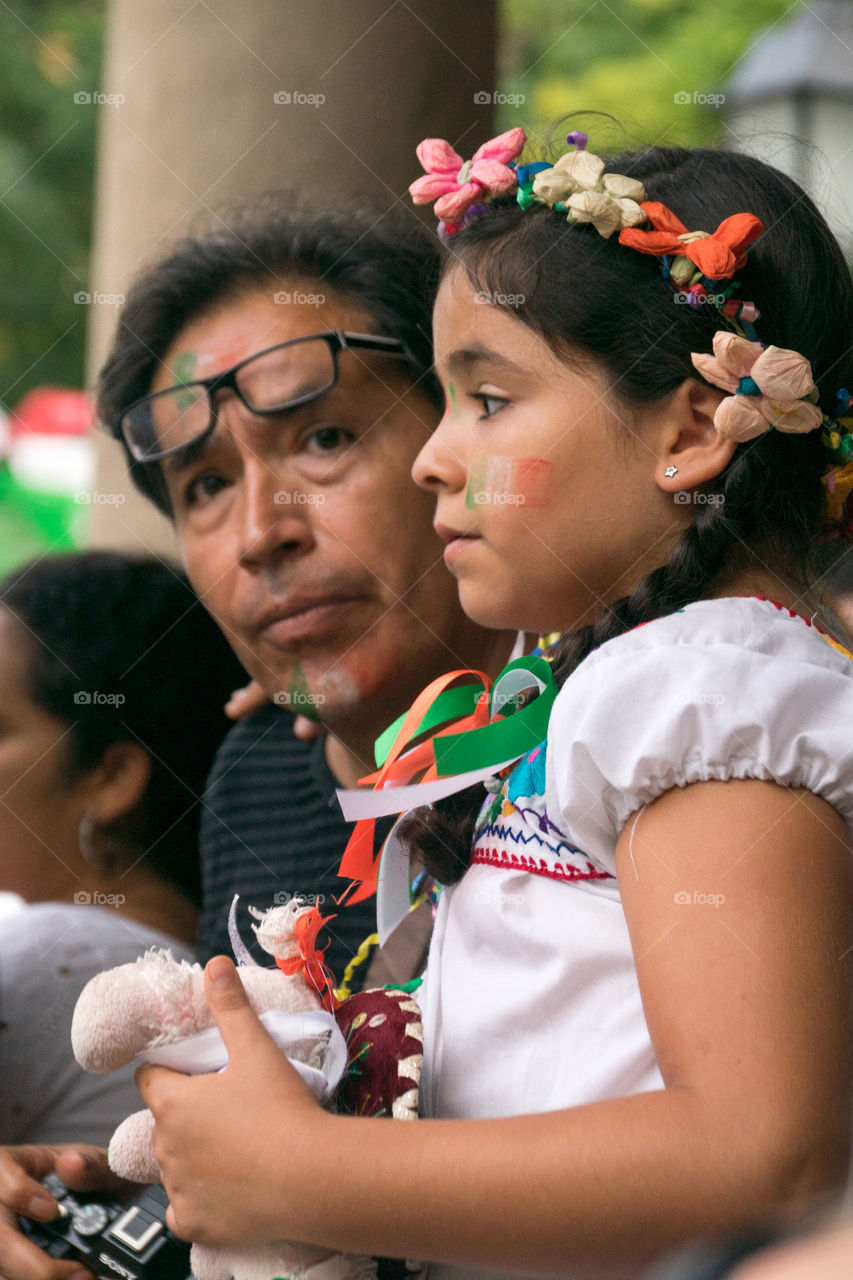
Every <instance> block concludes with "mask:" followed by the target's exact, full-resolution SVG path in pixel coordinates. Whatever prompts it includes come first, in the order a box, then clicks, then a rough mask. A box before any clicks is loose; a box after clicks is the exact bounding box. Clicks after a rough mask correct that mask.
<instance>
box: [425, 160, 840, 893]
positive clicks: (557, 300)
mask: <svg viewBox="0 0 853 1280" xmlns="http://www.w3.org/2000/svg"><path fill="white" fill-rule="evenodd" d="M606 169H607V170H609V171H612V172H616V173H624V174H628V175H630V176H631V177H633V178H638V179H640V180H641V181H642V183H643V185H644V187H645V190H646V196H647V199H648V200H656V201H660V202H662V203H663V204H665V205H667V206H668V207H669V208H670V209H671V210H672V211H673V213H675V215H676V216H677V217H678V218H680V220H681V221H682V222H683V223H684V225H685V226H686V227H687V228H688V229H690V230H693V229H694V228H701V229H703V230H707V231H713V230H714V229H715V228H716V227H717V226H718V225H719V223H720V222H721V221H722V220H723V219H724V218H726V217H728V216H729V215H731V214H734V213H739V212H742V211H746V212H749V213H753V214H755V215H756V216H757V217H758V218H760V219H761V221H762V223H763V224H764V232H763V234H762V235H761V236H760V237H759V239H758V240H756V241H755V242H754V243H753V244H752V246H751V247H750V249H749V257H748V262H747V264H746V266H744V267H743V269H742V270H739V271H738V272H737V273H736V279H737V280H738V281H740V288H739V289H738V291H737V295H736V296H737V297H738V298H740V299H749V300H750V301H753V302H755V304H756V305H757V306H758V308H759V310H760V312H761V317H760V320H759V321H758V322H757V324H756V329H757V332H758V335H759V337H760V338H761V340H762V341H764V342H766V343H774V344H775V345H776V346H779V347H787V348H792V349H794V350H796V351H799V352H801V353H802V354H803V355H805V356H806V357H807V358H808V359H809V360H810V361H811V365H812V371H813V374H814V378H815V382H816V384H817V386H818V388H819V391H820V404H821V407H822V408H823V409H824V410H825V411H829V410H831V409H833V408H834V402H835V392H836V390H837V389H838V388H840V387H845V386H846V387H849V386H851V385H853V381H851V380H853V345H851V336H853V284H851V279H850V273H849V271H848V268H847V265H846V263H845V261H844V258H843V256H842V254H841V250H840V249H839V246H838V244H837V242H836V240H835V239H834V237H833V235H832V233H831V232H830V230H829V228H828V226H827V225H826V222H825V221H824V219H823V218H822V217H821V215H820V213H819V212H818V210H817V209H816V208H815V206H814V204H813V203H812V201H811V200H810V199H809V197H808V196H807V195H806V194H805V192H804V191H803V190H802V188H801V187H799V186H798V185H797V183H796V182H794V181H793V180H792V179H791V178H789V177H787V176H786V175H785V174H783V173H780V172H779V171H778V170H776V169H773V168H771V167H770V166H769V165H766V164H763V163H762V162H761V161H759V160H756V159H754V158H752V157H749V156H745V155H738V154H736V153H733V152H727V151H714V150H707V149H696V150H685V149H682V148H671V147H652V148H650V149H648V150H646V151H630V152H625V153H623V154H621V155H617V156H614V157H612V158H609V159H608V160H607V161H606ZM451 270H464V271H466V272H467V273H468V274H469V277H470V279H471V281H472V283H473V284H474V286H475V288H476V289H477V290H479V291H486V292H487V293H488V294H489V295H490V296H491V297H492V298H493V299H495V305H502V299H506V300H507V302H506V304H505V305H503V309H505V310H508V311H511V312H512V313H513V314H514V315H516V316H517V317H518V318H519V319H520V320H521V321H522V322H523V323H524V324H526V325H528V326H529V327H530V328H531V329H533V330H534V331H535V332H536V333H537V334H539V335H540V336H541V337H542V338H543V339H544V341H545V342H546V343H547V344H548V345H549V346H550V347H551V348H552V349H553V350H554V351H555V352H556V353H557V354H558V355H561V356H562V357H563V358H565V359H568V360H577V359H578V358H580V360H584V359H588V358H590V357H591V358H592V359H593V360H594V361H595V362H596V364H597V366H598V367H599V368H600V369H602V370H603V371H604V373H605V375H606V377H607V378H608V381H609V385H610V394H611V396H612V398H613V402H614V404H615V406H616V407H617V410H621V411H622V414H624V416H625V417H626V419H627V421H628V422H630V418H631V415H632V412H633V411H634V410H635V409H636V408H638V407H644V406H648V405H650V404H653V403H654V402H656V401H661V400H663V399H664V398H665V397H666V396H668V395H669V394H670V393H671V392H673V391H674V390H675V389H676V388H677V387H678V386H679V385H680V384H681V383H682V382H683V381H684V380H685V379H686V378H696V377H698V375H697V373H696V371H695V369H694V367H693V365H692V363H691V360H690V353H691V352H692V351H707V352H710V351H711V342H712V338H713V334H714V332H715V331H716V330H718V329H725V328H726V325H725V324H724V322H723V320H722V318H721V316H720V315H719V313H718V312H717V310H716V308H715V307H714V306H712V305H704V306H701V307H699V308H697V309H694V308H693V307H691V306H689V305H683V304H679V297H680V298H681V299H683V297H684V295H683V294H682V295H678V294H677V293H676V292H675V290H674V289H673V287H672V285H671V284H670V283H669V282H668V281H667V280H665V279H663V278H662V277H661V274H660V263H659V260H658V259H657V258H654V257H651V256H648V255H646V254H642V253H639V252H637V251H636V250H634V249H631V248H628V247H626V246H625V245H621V244H619V242H618V237H617V236H616V235H614V236H613V237H612V238H611V239H604V238H603V237H602V236H600V235H599V234H598V232H597V231H595V230H594V228H592V227H591V226H572V225H570V224H568V223H567V222H566V220H565V218H564V217H562V216H560V215H558V214H556V213H555V212H553V211H552V210H551V209H549V208H547V207H545V206H542V205H539V206H534V207H533V208H531V209H530V210H528V211H527V212H522V211H521V209H520V207H519V206H518V204H517V203H515V202H514V201H509V200H506V199H505V200H503V201H501V202H497V203H496V204H495V205H493V206H492V207H490V208H489V210H488V211H487V213H485V214H484V216H482V217H481V218H480V219H479V220H477V221H475V222H472V223H471V224H469V225H468V226H466V227H465V228H464V229H463V230H461V231H460V232H459V233H457V235H455V236H454V237H453V241H452V253H451V254H450V255H449V256H448V257H447V258H446V259H445V263H444V267H443V273H445V274H446V273H447V272H449V271H451ZM510 303H513V304H515V305H509V304H510ZM622 414H620V416H622ZM615 429H618V428H615ZM820 436H821V432H820V431H812V432H809V433H807V434H801V435H793V434H786V433H784V432H781V431H769V432H767V433H766V434H765V435H763V436H760V437H759V438H757V439H755V440H750V441H747V442H745V443H743V444H741V445H739V446H738V447H737V449H736V450H735V453H734V455H733V457H732V459H731V461H730V462H729V464H728V465H727V467H726V468H725V470H724V471H723V472H722V473H721V474H720V475H719V476H718V477H717V478H716V479H715V480H713V481H711V482H709V483H708V484H705V485H703V486H702V487H701V488H702V491H703V492H704V493H705V494H707V495H708V496H710V495H712V494H713V495H720V498H719V500H718V501H716V502H708V501H706V502H703V503H701V504H696V505H694V507H693V511H694V512H695V518H694V522H693V524H692V525H691V526H690V527H689V528H688V529H687V530H686V531H685V532H684V533H683V534H682V536H681V538H680V539H679V541H678V543H677V544H676V546H675V549H674V552H673V554H672V556H671V558H670V560H669V562H668V563H667V564H665V565H663V566H662V567H660V568H658V569H656V570H654V572H652V573H650V574H649V575H648V576H647V577H645V578H643V579H642V581H641V582H639V583H638V585H637V586H636V588H635V589H634V590H633V591H632V592H631V594H630V595H627V596H623V597H622V598H621V599H619V600H616V601H614V602H613V603H612V604H610V605H609V606H608V607H607V608H605V609H604V611H603V612H602V614H601V616H600V617H599V618H598V619H597V620H596V621H595V622H594V623H593V624H592V625H591V626H587V627H583V628H581V629H580V630H578V631H574V632H572V633H570V634H568V635H566V636H564V637H563V638H562V640H561V641H560V642H559V644H558V645H557V646H556V647H555V650H554V651H553V659H554V661H553V668H554V674H555V678H556V681H557V683H558V684H559V685H561V684H562V683H564V682H565V680H566V679H567V678H568V676H569V675H570V674H571V672H572V671H574V669H575V668H576V667H577V666H578V664H579V663H580V662H581V661H582V660H583V659H584V658H585V657H586V656H587V654H589V653H590V652H591V651H592V650H593V649H595V648H597V647H598V646H599V645H602V644H604V643H605V642H606V641H607V640H610V639H612V638H613V637H615V636H618V635H621V634H622V633H623V632H624V631H627V630H629V629H630V628H632V627H635V626H637V625H639V624H640V623H643V622H649V621H651V620H652V619H654V618H660V617H663V616H664V615H666V614H668V613H671V612H673V611H674V610H676V609H679V608H682V607H683V606H684V605H686V604H689V603H691V602H692V601H695V600H699V599H702V598H703V597H705V596H707V595H708V594H709V593H710V591H711V589H712V587H714V586H715V585H717V586H718V585H720V584H721V583H722V582H724V581H725V578H726V577H727V576H728V575H729V574H730V573H732V572H734V571H736V570H739V569H742V568H743V567H745V566H746V565H748V564H749V563H750V561H752V562H753V563H755V557H760V559H761V561H763V562H764V563H765V564H768V565H773V566H775V567H777V568H779V569H783V568H784V570H785V571H787V572H790V573H791V574H792V575H794V576H795V577H796V578H798V579H799V580H800V581H801V582H802V583H804V584H809V585H810V586H811V587H812V588H814V587H816V585H817V583H816V579H817V578H819V577H820V576H822V575H823V574H824V573H825V572H826V570H827V568H828V567H829V566H830V564H831V563H832V560H833V559H837V558H838V557H839V556H840V555H841V554H842V553H844V552H846V550H847V548H846V546H841V544H838V543H836V544H835V546H836V547H837V548H839V549H838V550H833V547H832V544H831V543H827V544H821V543H820V542H819V535H820V533H821V523H822V505H823V494H824V488H823V485H822V483H821V476H822V475H823V474H824V473H825V472H826V470H827V469H828V464H827V461H826V454H825V449H824V446H823V444H822V443H821V439H820ZM821 605H822V606H823V612H824V616H832V613H831V610H829V609H828V608H827V607H826V605H825V602H824V601H821ZM833 625H834V626H835V627H836V628H837V630H838V631H839V632H840V633H841V634H842V635H844V634H845V628H844V627H843V625H842V624H841V623H840V622H839V620H838V619H837V618H835V617H833ZM466 795H467V799H466V800H462V799H461V798H459V797H457V798H454V802H453V805H452V806H448V805H447V802H441V803H440V804H438V805H436V806H434V807H433V808H432V809H431V810H429V811H425V810H420V811H418V812H417V814H416V815H414V816H413V817H412V819H410V820H409V822H408V824H407V830H406V833H407V835H408V838H409V840H410V842H411V843H412V844H414V846H415V847H416V848H417V849H418V850H419V851H420V852H421V856H422V858H423V860H424V861H425V863H426V864H427V865H428V867H429V869H430V870H431V871H433V873H434V874H435V875H436V876H437V877H438V879H440V880H442V881H443V882H444V883H452V882H453V881H454V880H457V879H459V877H460V875H461V874H462V872H463V871H464V869H465V867H466V866H467V864H468V861H469V859H470V851H471V843H472V837H473V830H474V820H475V817H476V810H477V808H478V807H479V803H480V802H481V801H482V798H483V792H482V788H472V789H471V791H470V792H469V793H466Z"/></svg>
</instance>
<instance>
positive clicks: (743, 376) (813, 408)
mask: <svg viewBox="0 0 853 1280" xmlns="http://www.w3.org/2000/svg"><path fill="white" fill-rule="evenodd" d="M690 359H691V360H692V361H693V364H694V367H695V368H696V369H698V371H699V373H701V375H702V377H703V378H704V379H705V381H706V382H710V383H712V384H713V385H714V386H715V387H722V389H723V390H724V391H731V392H734V393H735V394H733V395H728V396H726V397H725V399H723V400H721V401H720V403H719V405H718V406H717V411H716V413H715V414H714V426H715V427H716V428H717V430H718V431H719V433H720V435H721V436H725V437H726V438H727V439H729V440H737V441H743V440H752V439H753V438H754V437H755V436H760V435H762V434H763V432H765V431H767V430H768V428H769V427H771V426H772V427H776V428H777V429H778V430H779V431H793V432H805V431H813V430H814V429H815V427H819V426H820V425H821V423H822V422H823V414H822V413H821V410H820V409H819V407H818V405H817V404H816V403H815V402H816V400H817V396H818V392H817V387H816V386H815V384H814V378H813V377H812V367H811V365H810V364H809V362H808V360H807V359H806V358H805V356H803V355H800V353H799V352H798V351H787V350H785V349H784V348H781V347H767V348H764V347H762V346H761V344H760V343H758V342H748V341H747V339H746V338H741V337H738V335H737V334H734V333H723V332H718V333H715V334H714V354H713V356H709V355H703V354H700V353H697V352H693V353H691V356H690Z"/></svg>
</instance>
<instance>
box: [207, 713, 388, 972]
mask: <svg viewBox="0 0 853 1280" xmlns="http://www.w3.org/2000/svg"><path fill="white" fill-rule="evenodd" d="M337 785H338V783H337V782H336V780H335V778H334V776H333V775H332V773H331V771H330V770H329V766H328V765H327V764H326V757H325V752H324V735H321V736H320V738H318V739H317V740H316V741H314V742H308V743H306V742H301V741H300V739H299V738H296V737H294V734H293V717H292V716H291V714H290V713H289V712H287V711H283V710H281V709H280V708H278V707H276V706H273V705H268V706H266V707H263V708H261V710H260V711H257V712H255V714H254V715H252V716H249V717H248V718H247V719H245V720H239V721H238V722H237V723H236V724H235V725H234V727H233V729H230V730H229V732H228V733H227V735H226V737H225V739H224V741H223V743H222V745H221V747H220V748H219V751H218V753H217V756H216V759H215V761H214V764H213V769H212V771H211V774H210V777H209V779H208V783H207V789H206V791H205V794H204V796H203V804H202V814H201V830H200V854H201V876H202V894H203V906H202V916H201V927H200V932H199V945H198V951H199V958H200V959H201V961H202V963H204V962H206V961H207V960H209V959H210V957H211V956H213V955H219V954H224V955H227V956H231V955H232V951H231V944H230V942H229V938H228V912H229V909H230V907H231V900H232V898H233V897H234V894H235V893H239V895H240V902H239V904H238V910H237V921H238V924H239V927H240V936H241V938H242V939H243V941H244V943H245V944H246V946H247V947H248V948H249V950H250V951H251V952H252V954H253V955H254V956H255V957H256V959H258V960H259V962H261V963H264V964H269V958H268V957H267V956H266V955H265V953H264V952H263V951H262V950H261V949H260V947H258V945H257V941H256V939H255V935H254V933H253V932H252V929H251V923H252V917H251V916H250V915H249V913H248V910H247V907H248V906H250V905H251V906H254V907H258V908H259V909H260V910H266V909H267V908H269V907H273V906H276V905H279V904H280V903H281V902H284V901H287V898H286V897H285V896H284V895H287V894H297V893H299V894H304V895H306V896H308V897H312V898H313V899H314V900H315V901H316V902H317V905H318V906H319V907H320V911H321V913H322V914H323V915H324V916H326V915H333V914H334V915H336V919H334V920H332V921H330V923H329V924H328V925H326V928H325V931H324V934H321V935H320V937H321V943H322V941H323V937H324V936H325V937H328V939H329V945H328V947H327V949H326V963H327V964H328V966H329V968H330V969H331V971H332V974H333V975H334V978H335V982H336V983H337V984H340V983H341V982H342V981H343V977H344V969H345V968H346V965H347V963H348V961H349V960H350V959H351V958H352V956H353V955H354V954H355V952H356V951H357V950H358V947H359V946H360V945H361V943H362V942H363V941H364V939H365V938H366V937H367V936H368V934H371V933H373V932H374V930H375V928H376V898H375V897H371V898H369V899H368V900H367V901H366V902H359V903H357V904H356V905H355V906H345V907H338V906H337V905H336V903H335V900H334V899H335V898H336V897H339V896H340V894H341V893H342V892H343V890H344V889H345V888H346V886H347V883H348V881H346V880H342V879H341V878H340V877H339V876H338V874H337V869H338V864H339V863H340V860H341V857H342V855H343V851H344V848H345V847H346V843H347V840H348V839H349V837H350V834H351V832H352V830H353V824H352V823H349V822H344V819H343V817H342V816H341V811H340V806H339V805H338V801H337V798H336V796H335V787H336V786H337ZM392 822H393V819H388V818H386V819H382V820H380V821H379V822H377V824H376V826H377V849H378V848H379V844H380V843H381V841H382V839H384V837H385V835H386V834H387V832H388V831H389V830H390V827H391V825H392ZM276 895H279V897H278V899H276ZM362 976H363V974H362V973H361V972H359V971H357V973H356V979H355V980H354V982H353V990H357V989H358V987H360V985H361V978H362Z"/></svg>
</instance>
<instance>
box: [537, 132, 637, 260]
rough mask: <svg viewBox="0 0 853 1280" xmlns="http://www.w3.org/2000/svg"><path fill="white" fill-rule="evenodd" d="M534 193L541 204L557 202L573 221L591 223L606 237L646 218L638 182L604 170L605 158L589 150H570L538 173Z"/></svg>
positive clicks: (554, 203) (555, 203)
mask: <svg viewBox="0 0 853 1280" xmlns="http://www.w3.org/2000/svg"><path fill="white" fill-rule="evenodd" d="M533 194H534V195H535V196H536V197H537V198H538V199H539V200H541V201H542V202H543V203H544V204H549V205H551V206H552V207H553V206H554V205H560V206H561V207H562V208H564V209H565V210H566V215H567V217H568V218H569V219H570V220H571V221H573V222H591V223H592V225H593V226H594V227H595V229H596V231H598V232H599V234H600V235H602V236H604V237H605V238H608V237H610V236H612V235H613V232H614V231H618V230H619V229H620V228H622V227H633V226H635V225H636V224H637V223H638V222H644V221H645V217H646V215H645V213H644V212H643V209H642V207H641V205H640V201H642V200H645V198H646V192H645V189H644V187H643V184H642V183H641V182H637V181H636V180H635V179H634V178H627V177H626V176H625V175H624V174H622V173H605V172H604V161H603V160H602V159H601V157H600V156H597V155H594V154H593V153H592V152H591V151H584V150H577V151H569V152H567V154H566V155H564V156H561V157H560V159H559V160H558V161H557V163H556V164H555V165H554V166H553V168H551V169H544V170H543V171H542V172H540V173H537V174H536V177H535V178H534V180H533Z"/></svg>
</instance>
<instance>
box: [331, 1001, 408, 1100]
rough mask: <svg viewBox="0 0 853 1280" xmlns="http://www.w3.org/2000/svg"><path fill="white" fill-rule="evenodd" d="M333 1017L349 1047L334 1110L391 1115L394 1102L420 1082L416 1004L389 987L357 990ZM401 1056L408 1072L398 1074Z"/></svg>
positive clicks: (341, 1004)
mask: <svg viewBox="0 0 853 1280" xmlns="http://www.w3.org/2000/svg"><path fill="white" fill-rule="evenodd" d="M406 1006H409V1007H406ZM335 1018H336V1019H337V1023H338V1026H339V1027H340V1029H341V1031H342V1033H343V1037H344V1039H345V1040H346V1042H347V1048H348V1050H349V1052H348V1066H347V1070H346V1073H345V1074H344V1078H343V1080H342V1081H341V1084H340V1085H339V1087H338V1095H337V1100H338V1106H339V1108H340V1109H341V1110H342V1111H344V1112H346V1113H347V1114H348V1115H353V1116H391V1115H392V1113H393V1110H392V1109H393V1105H394V1103H395V1101H397V1100H398V1099H399V1098H402V1097H403V1095H404V1094H406V1093H408V1092H409V1091H410V1090H411V1089H417V1088H418V1085H419V1084H420V1075H421V1061H422V1055H423V1029H422V1027H421V1020H420V1010H419V1009H418V1008H417V1005H416V1002H415V1001H414V999H413V997H412V996H411V995H410V994H409V993H408V992H406V991H399V990H395V989H393V988H385V987H381V988H377V989H375V990H373V991H359V992H357V994H356V995H353V996H349V997H348V998H347V999H346V1000H343V1001H341V1003H340V1004H339V1006H338V1008H337V1010H336V1012H335ZM404 1060H408V1061H407V1066H408V1069H409V1070H410V1071H411V1072H412V1074H407V1075H400V1063H401V1062H402V1061H404Z"/></svg>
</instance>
